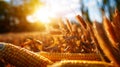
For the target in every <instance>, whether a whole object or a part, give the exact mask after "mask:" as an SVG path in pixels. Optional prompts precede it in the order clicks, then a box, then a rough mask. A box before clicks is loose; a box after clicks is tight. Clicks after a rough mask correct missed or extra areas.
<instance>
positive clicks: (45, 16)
mask: <svg viewBox="0 0 120 67" xmlns="http://www.w3.org/2000/svg"><path fill="white" fill-rule="evenodd" d="M33 16H34V17H35V18H36V20H38V21H40V22H43V23H49V22H50V21H51V18H53V17H54V16H55V15H54V14H53V13H52V12H50V10H49V8H46V7H41V8H39V9H38V10H37V11H36V12H35V14H34V15H33Z"/></svg>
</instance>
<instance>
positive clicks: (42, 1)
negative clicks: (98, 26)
mask: <svg viewBox="0 0 120 67" xmlns="http://www.w3.org/2000/svg"><path fill="white" fill-rule="evenodd" d="M116 8H117V9H118V10H120V0H0V33H7V32H32V31H40V32H42V31H44V30H45V29H46V25H47V24H53V25H54V24H57V23H58V22H59V20H61V19H64V18H68V19H69V20H70V21H72V22H76V21H75V16H76V15H78V14H79V15H80V16H82V17H83V19H84V20H86V21H87V22H94V21H98V22H100V23H101V22H102V17H103V16H106V17H108V18H109V19H110V20H112V16H113V15H112V14H113V13H114V10H115V9H116Z"/></svg>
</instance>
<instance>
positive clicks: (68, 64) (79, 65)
mask: <svg viewBox="0 0 120 67" xmlns="http://www.w3.org/2000/svg"><path fill="white" fill-rule="evenodd" d="M48 67H113V64H112V63H107V62H103V61H86V60H63V61H61V62H57V63H54V64H53V65H49V66H48Z"/></svg>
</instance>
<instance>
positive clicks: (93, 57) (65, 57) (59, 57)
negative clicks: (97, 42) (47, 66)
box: [40, 52, 101, 61]
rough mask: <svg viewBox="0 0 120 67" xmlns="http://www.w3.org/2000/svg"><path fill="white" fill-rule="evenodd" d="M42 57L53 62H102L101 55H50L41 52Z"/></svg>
mask: <svg viewBox="0 0 120 67" xmlns="http://www.w3.org/2000/svg"><path fill="white" fill-rule="evenodd" d="M40 55H42V56H44V57H46V58H48V59H50V60H52V61H60V60H97V61H100V60H101V59H100V57H99V55H97V54H95V53H90V54H80V53H48V52H40Z"/></svg>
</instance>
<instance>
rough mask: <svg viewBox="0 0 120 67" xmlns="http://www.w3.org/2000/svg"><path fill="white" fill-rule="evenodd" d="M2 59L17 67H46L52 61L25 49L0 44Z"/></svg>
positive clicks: (0, 56)
mask: <svg viewBox="0 0 120 67" xmlns="http://www.w3.org/2000/svg"><path fill="white" fill-rule="evenodd" d="M0 58H1V59H4V60H5V61H6V62H9V63H10V64H12V65H15V66H16V67H46V65H48V64H52V62H51V61H50V60H48V59H47V58H45V57H43V56H39V55H37V54H35V53H33V52H31V51H28V50H26V49H24V48H20V47H18V46H15V45H12V44H9V43H1V42H0Z"/></svg>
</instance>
